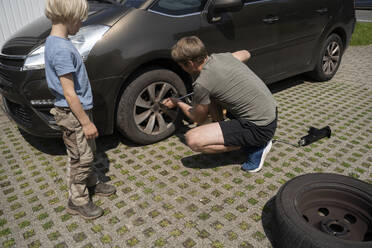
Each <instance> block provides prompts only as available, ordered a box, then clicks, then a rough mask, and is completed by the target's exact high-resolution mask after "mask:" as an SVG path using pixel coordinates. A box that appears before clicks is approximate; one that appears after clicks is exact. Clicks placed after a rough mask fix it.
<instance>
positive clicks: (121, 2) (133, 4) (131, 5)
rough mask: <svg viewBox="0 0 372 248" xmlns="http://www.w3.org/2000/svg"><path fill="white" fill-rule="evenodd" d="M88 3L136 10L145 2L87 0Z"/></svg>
mask: <svg viewBox="0 0 372 248" xmlns="http://www.w3.org/2000/svg"><path fill="white" fill-rule="evenodd" d="M89 1H90V2H103V3H111V4H117V5H123V6H125V7H127V8H130V7H134V8H138V7H139V6H141V4H143V3H144V2H146V1H147V0H89Z"/></svg>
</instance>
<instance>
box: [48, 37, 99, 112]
mask: <svg viewBox="0 0 372 248" xmlns="http://www.w3.org/2000/svg"><path fill="white" fill-rule="evenodd" d="M69 73H72V75H73V78H74V87H75V92H76V95H77V96H78V97H79V99H80V102H81V105H82V106H83V109H84V110H88V109H91V108H93V95H92V89H91V87H90V82H89V78H88V74H87V71H86V69H85V65H84V63H83V60H82V58H81V55H80V54H79V52H78V50H77V49H76V48H75V47H74V45H73V44H72V43H71V41H69V40H68V39H64V38H61V37H57V36H49V37H48V38H47V40H46V42H45V75H46V80H47V83H48V87H49V89H50V90H51V91H52V93H53V95H54V96H55V97H56V101H55V103H54V105H55V106H57V107H69V105H68V103H67V101H66V98H65V96H64V95H63V89H62V85H61V82H60V81H59V77H60V76H63V75H66V74H69Z"/></svg>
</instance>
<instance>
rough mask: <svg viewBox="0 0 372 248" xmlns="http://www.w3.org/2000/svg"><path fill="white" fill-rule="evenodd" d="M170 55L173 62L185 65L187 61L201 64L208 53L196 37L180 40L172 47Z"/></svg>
mask: <svg viewBox="0 0 372 248" xmlns="http://www.w3.org/2000/svg"><path fill="white" fill-rule="evenodd" d="M171 55H172V58H173V60H174V61H176V62H177V63H182V64H185V65H187V62H188V61H189V60H191V61H193V62H196V63H199V64H201V63H203V62H204V60H205V59H206V58H207V56H208V53H207V49H206V48H205V46H204V44H203V42H202V41H201V40H200V39H199V38H198V37H196V36H187V37H183V38H182V39H180V40H179V41H178V42H177V43H176V44H175V45H174V46H173V47H172V51H171Z"/></svg>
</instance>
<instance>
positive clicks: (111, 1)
mask: <svg viewBox="0 0 372 248" xmlns="http://www.w3.org/2000/svg"><path fill="white" fill-rule="evenodd" d="M88 1H97V2H103V3H111V4H114V5H117V6H121V4H120V3H118V2H116V1H115V0H88Z"/></svg>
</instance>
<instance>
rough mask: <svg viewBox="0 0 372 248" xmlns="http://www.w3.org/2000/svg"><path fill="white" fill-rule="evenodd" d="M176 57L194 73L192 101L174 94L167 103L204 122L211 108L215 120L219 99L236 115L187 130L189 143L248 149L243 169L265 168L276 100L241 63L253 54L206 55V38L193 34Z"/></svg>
mask: <svg viewBox="0 0 372 248" xmlns="http://www.w3.org/2000/svg"><path fill="white" fill-rule="evenodd" d="M172 58H173V59H174V60H175V61H176V62H177V63H178V64H179V65H180V66H181V67H182V68H183V69H184V70H185V71H186V72H188V73H189V74H190V75H192V76H193V77H194V78H196V80H195V82H194V84H193V90H194V98H193V106H189V105H188V104H186V103H184V102H182V101H179V100H177V99H176V98H169V99H165V100H164V102H163V103H164V105H166V106H167V107H169V108H173V107H176V106H177V107H179V108H180V109H181V110H182V111H183V112H184V113H185V114H186V116H187V117H189V118H190V119H192V120H194V121H196V122H198V123H203V122H204V121H205V119H206V118H207V116H208V113H211V115H212V119H213V116H217V115H216V109H215V105H216V103H217V104H218V105H221V106H222V107H224V108H226V109H227V111H228V112H229V113H231V114H232V115H233V117H234V118H232V119H231V120H229V121H219V122H215V123H211V124H207V125H202V126H198V127H196V128H193V129H192V130H190V131H188V132H187V133H186V135H185V136H186V142H187V145H188V146H189V147H190V148H191V149H192V150H194V151H198V152H202V153H220V152H228V151H232V150H237V149H241V148H244V150H245V152H246V153H247V161H246V162H245V163H243V166H242V169H243V170H245V171H248V172H257V171H259V170H261V168H262V166H263V162H264V160H265V157H266V155H267V153H268V152H269V150H270V148H271V144H272V142H271V139H272V138H273V136H274V133H275V130H276V122H277V114H276V101H275V99H274V98H273V96H272V94H271V92H270V91H269V89H268V88H267V87H266V85H265V84H264V82H262V80H261V79H259V78H258V77H257V76H256V75H255V74H254V73H253V72H252V71H251V70H250V69H249V68H248V67H247V66H246V65H245V64H244V63H242V62H245V61H247V60H248V59H249V58H250V53H249V52H248V51H246V50H242V51H237V52H234V53H220V54H212V55H211V56H208V54H207V50H206V48H205V46H204V44H203V42H202V41H201V40H200V39H199V38H198V37H196V36H191V37H184V38H182V39H181V40H179V41H178V42H177V44H176V45H175V46H174V47H173V48H172ZM220 116H221V115H220Z"/></svg>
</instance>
